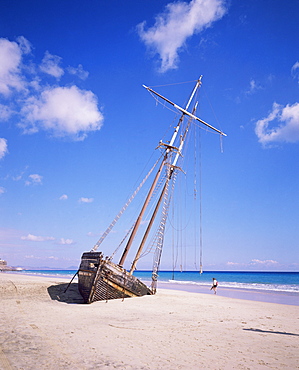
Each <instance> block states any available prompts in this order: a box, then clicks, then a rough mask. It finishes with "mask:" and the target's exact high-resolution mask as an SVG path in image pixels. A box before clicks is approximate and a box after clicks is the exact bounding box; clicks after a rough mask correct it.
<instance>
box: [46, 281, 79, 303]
mask: <svg viewBox="0 0 299 370" xmlns="http://www.w3.org/2000/svg"><path fill="white" fill-rule="evenodd" d="M68 285H69V284H68V283H67V284H56V285H51V286H49V288H48V293H49V296H50V297H51V299H53V300H55V301H59V302H64V303H70V304H74V303H77V304H80V303H84V300H83V298H82V296H81V294H80V292H79V290H78V283H72V284H70V285H69V287H68ZM67 287H68V288H67Z"/></svg>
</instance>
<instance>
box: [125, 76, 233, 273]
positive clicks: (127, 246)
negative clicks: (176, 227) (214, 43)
mask: <svg viewBox="0 0 299 370" xmlns="http://www.w3.org/2000/svg"><path fill="white" fill-rule="evenodd" d="M201 79H202V76H200V77H199V79H198V80H197V81H196V84H195V87H194V89H193V91H192V93H191V95H190V98H189V100H188V102H187V104H186V107H185V109H184V108H182V107H180V106H179V105H177V104H175V103H173V102H172V101H170V100H169V99H167V98H165V97H164V96H162V95H160V94H158V93H157V92H155V91H154V90H152V89H151V88H149V87H147V86H145V85H143V87H144V88H146V89H147V90H148V91H150V92H152V93H153V94H155V95H157V96H158V97H160V98H162V99H163V100H165V101H166V102H168V103H169V104H171V105H172V106H173V107H175V108H176V109H178V110H179V111H180V112H182V115H181V117H180V119H179V122H178V125H177V126H176V127H175V130H174V133H173V135H172V138H171V140H170V142H169V144H162V145H164V146H165V147H166V150H165V154H164V158H163V160H162V163H161V165H160V167H159V169H158V172H157V174H156V176H155V179H154V181H153V184H152V186H151V188H150V190H149V192H148V195H147V197H146V199H145V202H144V204H143V207H142V209H141V211H140V213H139V216H138V218H137V220H136V222H135V225H134V228H133V230H132V233H131V235H130V238H129V240H128V242H127V245H126V247H125V250H124V252H123V255H122V257H121V259H120V261H119V265H120V266H123V264H124V262H125V259H126V257H127V255H128V253H129V250H130V248H131V245H132V243H133V241H134V238H135V236H136V233H137V230H138V228H139V226H140V224H141V221H142V217H143V215H144V213H145V211H146V208H147V206H148V204H149V202H150V199H151V197H152V195H153V192H154V190H155V187H156V185H157V182H158V180H159V177H160V175H161V172H162V169H163V167H164V165H165V164H166V160H167V158H168V154H169V153H170V152H171V151H173V150H176V151H177V154H176V156H175V159H174V161H173V163H172V164H171V167H172V170H171V173H172V172H173V169H174V166H175V165H176V162H177V160H178V157H179V155H180V152H181V150H182V147H183V144H184V140H182V141H181V144H180V147H179V148H175V147H174V146H173V144H174V142H175V139H176V137H177V135H178V132H179V129H180V127H181V124H182V122H183V119H184V117H185V115H187V116H189V117H190V118H191V119H195V120H197V121H199V122H201V123H202V124H204V125H205V126H207V127H209V128H211V129H212V130H214V131H216V132H218V133H219V134H221V135H223V136H226V134H225V133H224V132H222V131H220V130H218V129H217V128H215V127H213V126H211V125H210V124H208V123H207V122H205V121H203V120H201V119H200V118H198V117H196V116H195V115H194V114H193V113H194V112H192V113H190V112H188V110H187V109H188V108H189V106H190V104H191V102H192V100H193V97H194V95H195V93H196V91H197V89H198V88H199V86H200V85H201ZM184 136H185V135H184ZM170 177H171V175H169V176H168V179H167V181H168V180H169V179H170ZM163 193H164V190H163V191H162V193H161V196H160V199H159V201H158V203H157V205H156V208H155V211H154V213H153V216H152V219H151V221H150V225H149V227H148V228H147V230H146V232H145V235H144V237H143V240H142V242H141V244H140V246H139V249H138V251H137V254H136V256H135V259H134V261H133V264H132V267H131V271H130V273H133V271H134V270H135V268H136V263H137V260H138V258H139V256H140V254H141V251H142V248H143V245H144V242H145V239H146V237H147V235H148V233H149V230H150V227H151V226H152V224H153V219H154V217H155V215H156V213H157V208H158V206H159V204H160V202H161V197H162V195H163Z"/></svg>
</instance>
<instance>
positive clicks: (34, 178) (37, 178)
mask: <svg viewBox="0 0 299 370" xmlns="http://www.w3.org/2000/svg"><path fill="white" fill-rule="evenodd" d="M28 177H29V180H27V181H26V182H25V185H38V184H39V185H41V184H42V179H43V176H41V175H38V174H37V173H34V174H32V175H29V176H28Z"/></svg>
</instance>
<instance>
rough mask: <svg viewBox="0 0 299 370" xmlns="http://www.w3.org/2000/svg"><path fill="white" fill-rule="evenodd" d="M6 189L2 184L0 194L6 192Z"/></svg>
mask: <svg viewBox="0 0 299 370" xmlns="http://www.w3.org/2000/svg"><path fill="white" fill-rule="evenodd" d="M5 191H6V190H5V188H3V187H2V186H0V195H1V194H4V193H5Z"/></svg>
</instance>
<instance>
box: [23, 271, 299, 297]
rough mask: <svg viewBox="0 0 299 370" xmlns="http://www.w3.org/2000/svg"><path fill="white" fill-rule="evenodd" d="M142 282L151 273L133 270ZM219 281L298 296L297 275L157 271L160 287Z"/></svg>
mask: <svg viewBox="0 0 299 370" xmlns="http://www.w3.org/2000/svg"><path fill="white" fill-rule="evenodd" d="M21 273H22V274H24V273H25V274H30V275H47V276H57V277H58V276H60V277H70V278H71V277H72V276H73V275H74V274H75V273H76V270H25V271H21ZM134 275H135V276H137V277H138V278H139V279H141V280H142V281H144V282H145V283H149V282H150V280H151V272H150V271H136V272H135V273H134ZM213 277H215V278H216V279H217V280H218V282H219V289H221V288H232V289H247V290H256V291H261V290H263V291H272V292H285V293H298V297H299V272H257V271H254V272H247V271H246V272H245V271H242V272H237V271H207V272H203V273H202V274H200V273H199V272H196V271H183V272H178V271H176V272H172V271H160V272H159V278H158V281H159V282H161V283H162V284H163V286H165V285H167V284H169V285H172V286H173V285H176V286H178V287H179V288H180V289H183V290H184V286H187V285H188V286H190V285H192V286H194V287H196V286H201V287H209V286H211V282H212V278H213Z"/></svg>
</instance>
